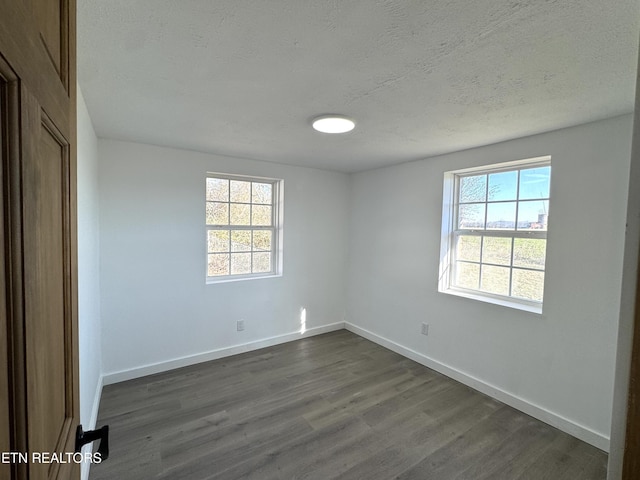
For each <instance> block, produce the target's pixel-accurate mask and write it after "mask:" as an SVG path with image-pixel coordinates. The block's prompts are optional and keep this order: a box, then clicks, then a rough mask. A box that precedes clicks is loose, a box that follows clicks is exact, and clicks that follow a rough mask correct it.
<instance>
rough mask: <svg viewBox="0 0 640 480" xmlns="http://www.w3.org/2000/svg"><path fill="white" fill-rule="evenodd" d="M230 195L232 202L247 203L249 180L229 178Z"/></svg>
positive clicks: (249, 198) (248, 199) (249, 193)
mask: <svg viewBox="0 0 640 480" xmlns="http://www.w3.org/2000/svg"><path fill="white" fill-rule="evenodd" d="M230 197H231V201H232V202H242V203H249V202H250V201H251V182H243V181H240V180H231V188H230Z"/></svg>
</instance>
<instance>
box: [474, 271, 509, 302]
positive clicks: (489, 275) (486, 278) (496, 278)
mask: <svg viewBox="0 0 640 480" xmlns="http://www.w3.org/2000/svg"><path fill="white" fill-rule="evenodd" d="M509 270H510V269H509V268H508V267H494V266H491V265H483V266H482V275H481V279H480V289H481V290H483V291H485V292H490V293H496V294H498V295H509Z"/></svg>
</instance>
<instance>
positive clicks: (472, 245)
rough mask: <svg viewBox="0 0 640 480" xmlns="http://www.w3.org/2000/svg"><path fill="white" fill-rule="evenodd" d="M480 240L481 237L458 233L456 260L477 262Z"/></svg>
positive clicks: (478, 259)
mask: <svg viewBox="0 0 640 480" xmlns="http://www.w3.org/2000/svg"><path fill="white" fill-rule="evenodd" d="M481 241H482V237H478V236H475V235H460V236H459V237H458V248H457V249H456V255H457V258H458V260H468V261H470V262H479V261H480V242H481Z"/></svg>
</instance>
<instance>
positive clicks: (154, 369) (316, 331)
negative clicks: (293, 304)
mask: <svg viewBox="0 0 640 480" xmlns="http://www.w3.org/2000/svg"><path fill="white" fill-rule="evenodd" d="M342 329H344V322H337V323H332V324H330V325H323V326H321V327H313V328H309V329H308V330H306V331H305V332H304V333H302V332H300V331H297V332H291V333H286V334H284V335H277V336H275V337H269V338H265V339H262V340H257V341H255V342H249V343H243V344H240V345H234V346H232V347H226V348H220V349H217V350H211V351H209V352H204V353H198V354H196V355H188V356H185V357H180V358H174V359H172V360H167V361H165V362H158V363H154V364H150V365H144V366H141V367H136V368H131V369H127V370H121V371H118V372H111V373H107V374H105V375H104V376H103V382H104V385H110V384H112V383H118V382H124V381H126V380H132V379H134V378H139V377H144V376H146V375H153V374H154V373H160V372H166V371H167V370H173V369H174V368H180V367H186V366H189V365H194V364H196V363H202V362H208V361H210V360H217V359H219V358H223V357H229V356H231V355H237V354H239V353H245V352H250V351H253V350H258V349H260V348H265V347H271V346H273V345H279V344H281V343H286V342H291V341H293V340H298V339H300V338H305V337H312V336H314V335H320V334H323V333H327V332H333V331H335V330H342Z"/></svg>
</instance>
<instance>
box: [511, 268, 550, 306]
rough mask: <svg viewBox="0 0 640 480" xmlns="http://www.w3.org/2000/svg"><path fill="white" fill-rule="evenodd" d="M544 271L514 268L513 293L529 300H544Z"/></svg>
mask: <svg viewBox="0 0 640 480" xmlns="http://www.w3.org/2000/svg"><path fill="white" fill-rule="evenodd" d="M543 290H544V272H535V271H532V270H520V269H518V268H514V269H513V286H512V293H511V294H512V295H513V296H514V297H520V298H526V299H528V300H535V301H536V302H541V301H542V293H543Z"/></svg>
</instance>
